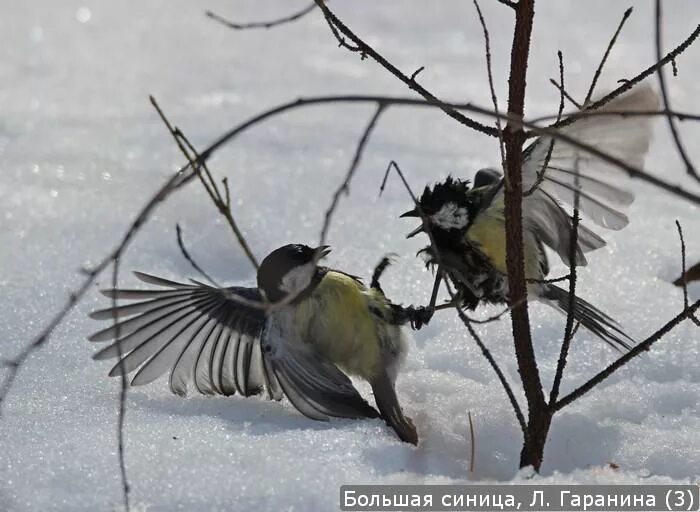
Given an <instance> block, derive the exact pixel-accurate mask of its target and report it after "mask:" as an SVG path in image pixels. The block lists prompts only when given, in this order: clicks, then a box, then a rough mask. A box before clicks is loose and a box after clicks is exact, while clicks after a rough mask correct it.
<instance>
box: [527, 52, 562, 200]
mask: <svg viewBox="0 0 700 512" xmlns="http://www.w3.org/2000/svg"><path fill="white" fill-rule="evenodd" d="M557 58H558V60H559V82H560V83H561V87H559V110H558V111H557V121H559V120H560V119H561V115H562V112H564V95H565V94H566V90H565V89H564V56H563V54H562V53H561V50H559V51H558V52H557ZM552 82H553V83H554V84H555V85H556V82H554V81H552ZM554 144H555V140H554V139H552V140H551V141H550V142H549V148H548V149H547V154H546V155H545V158H544V163H543V165H542V169H540V170H539V171H537V178H535V182H534V183H533V184H532V186H531V187H530V188H529V189H528V190H526V191H525V192H524V193H523V196H525V197H527V196H529V195H531V194H532V193H534V192H535V190H537V189H538V188H539V186H540V185H541V184H542V182H543V181H544V176H545V173H546V172H547V169H548V168H549V161H550V160H551V158H552V151H554Z"/></svg>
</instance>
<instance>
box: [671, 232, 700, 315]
mask: <svg viewBox="0 0 700 512" xmlns="http://www.w3.org/2000/svg"><path fill="white" fill-rule="evenodd" d="M676 228H677V229H678V238H680V240H681V282H682V285H683V309H684V310H687V309H688V280H687V278H686V273H685V238H683V228H681V223H680V222H678V220H677V219H676ZM690 319H691V320H692V321H693V323H694V324H695V325H697V326H698V327H700V320H698V318H697V317H696V316H695V315H690Z"/></svg>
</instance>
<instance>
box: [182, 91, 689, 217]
mask: <svg viewBox="0 0 700 512" xmlns="http://www.w3.org/2000/svg"><path fill="white" fill-rule="evenodd" d="M379 102H383V103H384V104H385V106H386V108H388V107H389V106H392V105H404V106H420V107H430V108H440V109H442V110H444V108H443V107H444V106H445V105H447V106H449V107H450V108H452V109H455V110H464V111H466V112H474V113H476V114H482V115H485V116H490V117H494V118H495V117H500V118H501V119H507V120H509V121H512V122H515V123H517V124H520V125H522V126H524V127H526V128H529V129H530V130H531V131H532V133H534V134H536V135H548V136H550V137H553V138H555V139H557V140H562V141H564V142H566V143H567V144H569V145H571V146H573V147H575V148H577V149H580V150H581V151H583V152H586V153H590V154H592V155H594V156H597V157H598V158H600V159H601V160H603V161H605V162H607V163H609V164H612V165H613V166H615V167H618V168H619V169H621V170H623V171H626V172H627V174H629V175H630V176H631V177H633V178H637V179H641V180H643V181H646V182H648V183H651V184H652V185H656V186H658V187H660V188H662V189H664V190H666V191H667V192H670V193H672V194H674V195H677V196H679V197H682V198H684V199H687V200H689V201H691V202H693V203H695V204H700V195H696V194H693V193H692V192H688V191H687V190H685V189H683V188H682V187H680V186H678V185H672V184H670V183H668V182H666V181H664V180H662V179H661V178H658V177H657V176H655V175H652V174H648V173H646V172H644V171H643V170H641V169H637V168H636V167H634V166H632V165H630V164H628V163H626V162H623V161H622V160H619V159H618V158H616V157H614V156H612V155H608V154H606V153H603V152H602V151H600V150H598V149H597V148H595V147H593V146H590V145H587V144H584V143H582V142H580V141H578V140H576V139H574V138H573V137H571V136H569V135H566V134H564V133H561V132H560V131H559V130H557V129H556V127H555V126H554V125H553V126H548V127H544V128H543V127H540V126H537V125H535V124H534V123H532V122H528V121H524V120H523V119H521V118H518V117H517V116H512V115H510V114H504V113H500V114H496V113H495V112H492V111H491V110H489V109H485V108H482V107H478V106H475V105H472V104H470V103H462V104H460V103H452V104H436V103H433V102H429V101H424V100H418V99H413V98H397V97H392V96H371V95H347V96H319V97H314V98H300V99H297V100H295V101H291V102H288V103H284V104H282V105H279V106H277V107H274V108H272V109H270V110H266V111H264V112H262V113H260V114H257V115H255V116H253V117H252V118H250V119H248V120H247V121H245V122H243V123H241V124H239V125H237V126H236V127H234V128H232V129H231V130H229V131H228V132H226V133H225V134H224V135H222V136H221V137H219V139H217V140H216V141H215V142H213V143H212V144H211V145H210V146H209V147H207V148H206V149H205V150H204V151H202V152H201V153H200V156H199V158H198V159H197V162H200V163H201V162H205V161H206V160H207V159H209V158H210V157H211V156H212V155H213V154H214V153H215V152H216V151H217V150H218V149H220V148H221V147H222V146H223V145H224V144H226V143H228V142H230V141H231V140H232V139H234V138H235V137H236V136H238V135H239V134H241V133H242V132H244V131H245V130H247V129H248V128H250V127H252V126H255V125H256V124H258V123H260V122H261V121H263V120H265V119H267V118H269V117H272V116H275V115H277V114H280V113H282V112H285V111H287V110H293V109H296V108H301V107H305V106H309V105H319V104H327V103H379ZM578 115H595V114H593V113H591V114H589V113H588V111H585V114H584V113H583V112H582V113H580V114H578ZM608 115H610V114H609V113H608ZM630 115H634V114H633V113H631V112H630ZM679 115H680V114H679ZM574 119H575V118H574ZM563 121H567V119H564V120H563ZM563 121H562V122H563ZM571 122H573V120H571V121H569V123H567V124H570V123H571ZM557 126H561V123H560V124H559V125H557ZM493 130H494V132H496V131H497V130H496V129H495V128H493ZM190 169H191V166H190V165H187V166H185V167H183V168H181V169H180V175H179V179H178V180H177V181H176V184H177V186H178V187H180V186H183V185H185V184H186V183H188V182H189V181H190V180H191V179H193V178H194V177H195V176H196V173H192V172H190V173H188V171H189V170H190Z"/></svg>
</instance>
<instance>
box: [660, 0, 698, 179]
mask: <svg viewBox="0 0 700 512" xmlns="http://www.w3.org/2000/svg"><path fill="white" fill-rule="evenodd" d="M662 26H663V14H662V9H661V0H656V58H657V59H659V60H660V59H661V46H662V44H663V43H662ZM657 75H658V77H659V88H660V89H661V98H662V99H663V102H664V110H667V111H668V110H671V100H670V99H669V96H668V90H667V88H666V78H665V77H664V70H663V68H662V67H660V68H659V69H658V70H657ZM666 119H667V120H668V128H669V130H671V135H672V136H673V141H674V142H675V144H676V149H677V150H678V154H679V155H680V156H681V158H682V159H683V163H684V164H685V169H686V172H687V173H688V174H690V175H691V176H692V177H693V178H695V179H696V180H697V181H699V182H700V174H698V171H697V170H696V169H695V166H694V165H693V163H692V162H691V161H690V157H689V156H688V154H687V153H686V151H685V147H684V146H683V141H681V136H680V133H678V128H677V127H676V123H675V122H674V120H673V117H671V116H667V117H666Z"/></svg>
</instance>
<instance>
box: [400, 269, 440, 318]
mask: <svg viewBox="0 0 700 512" xmlns="http://www.w3.org/2000/svg"><path fill="white" fill-rule="evenodd" d="M441 281H442V271H441V270H440V269H439V268H438V270H437V272H436V273H435V284H433V293H432V295H431V296H430V303H429V304H428V305H427V306H408V307H407V308H406V313H407V314H408V319H409V321H410V322H411V327H412V328H413V329H420V328H421V327H423V326H424V325H427V324H428V322H430V319H431V318H432V317H433V314H434V313H435V302H436V301H437V295H438V291H439V290H440V282H441Z"/></svg>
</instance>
